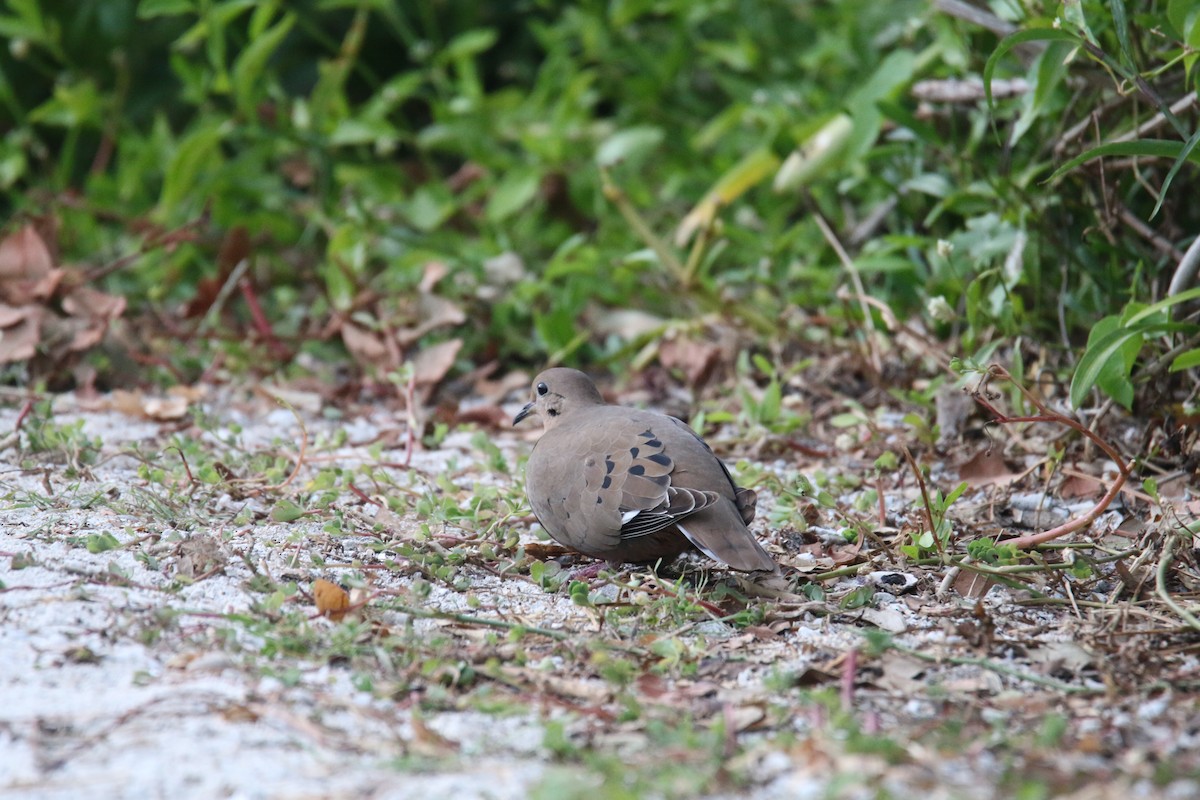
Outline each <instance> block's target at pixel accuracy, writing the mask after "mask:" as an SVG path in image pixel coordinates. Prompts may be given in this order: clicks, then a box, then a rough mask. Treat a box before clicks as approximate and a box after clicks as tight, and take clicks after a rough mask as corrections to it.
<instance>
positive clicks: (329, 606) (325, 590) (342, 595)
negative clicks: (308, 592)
mask: <svg viewBox="0 0 1200 800" xmlns="http://www.w3.org/2000/svg"><path fill="white" fill-rule="evenodd" d="M312 595H313V602H314V603H315V604H316V607H317V613H318V614H321V615H322V616H325V617H328V618H329V619H331V620H333V621H334V622H341V620H342V618H343V617H345V616H346V609H347V608H349V607H350V595H349V594H348V593H347V592H346V590H345V589H343V588H342V587H340V586H338V585H337V584H336V583H334V582H333V581H327V580H325V579H324V578H317V579H316V580H315V581H313V585H312Z"/></svg>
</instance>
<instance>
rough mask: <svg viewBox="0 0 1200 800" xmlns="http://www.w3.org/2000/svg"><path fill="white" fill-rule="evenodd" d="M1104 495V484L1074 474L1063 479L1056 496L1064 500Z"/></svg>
mask: <svg viewBox="0 0 1200 800" xmlns="http://www.w3.org/2000/svg"><path fill="white" fill-rule="evenodd" d="M1102 494H1104V484H1103V483H1101V482H1100V481H1099V480H1097V479H1096V478H1093V477H1091V476H1090V475H1081V474H1079V473H1074V474H1071V475H1068V476H1067V477H1066V478H1063V482H1062V483H1061V484H1060V485H1059V487H1058V496H1059V497H1061V498H1063V499H1064V500H1070V499H1071V498H1074V497H1099V496H1100V495H1102Z"/></svg>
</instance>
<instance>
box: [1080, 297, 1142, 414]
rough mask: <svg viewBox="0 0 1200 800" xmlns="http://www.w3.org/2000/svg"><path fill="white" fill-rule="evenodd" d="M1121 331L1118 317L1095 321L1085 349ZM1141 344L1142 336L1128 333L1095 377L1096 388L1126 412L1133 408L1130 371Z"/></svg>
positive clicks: (1137, 333) (1138, 332) (1138, 333)
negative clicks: (1125, 409)
mask: <svg viewBox="0 0 1200 800" xmlns="http://www.w3.org/2000/svg"><path fill="white" fill-rule="evenodd" d="M1122 329H1123V325H1122V323H1121V319H1120V318H1119V317H1116V316H1111V317H1105V318H1104V319H1102V320H1100V321H1099V322H1097V323H1096V324H1095V326H1094V327H1093V328H1092V330H1091V333H1089V334H1088V344H1087V346H1088V347H1089V348H1090V347H1092V346H1093V345H1094V344H1095V343H1097V342H1099V341H1100V340H1101V339H1103V338H1104V337H1106V336H1109V335H1111V334H1113V333H1114V332H1116V331H1119V330H1122ZM1144 341H1145V337H1144V335H1143V334H1142V333H1141V332H1140V331H1137V332H1131V335H1129V336H1128V337H1127V339H1126V341H1124V342H1123V343H1122V344H1121V346H1120V347H1118V348H1117V349H1116V350H1114V351H1113V354H1112V356H1110V357H1109V359H1108V360H1107V361H1105V362H1104V364H1103V366H1102V367H1101V368H1100V372H1099V374H1098V375H1097V376H1096V385H1097V386H1099V387H1100V389H1101V391H1103V392H1104V393H1105V394H1106V395H1108V396H1109V397H1111V398H1112V399H1114V400H1116V401H1117V402H1118V403H1120V404H1121V405H1122V406H1124V407H1125V408H1127V409H1128V408H1130V407H1131V406H1132V405H1133V383H1132V381H1130V380H1129V375H1130V373H1132V372H1133V365H1134V363H1135V362H1136V361H1137V356H1138V353H1140V352H1141V350H1142V344H1143V342H1144ZM1085 349H1086V348H1085Z"/></svg>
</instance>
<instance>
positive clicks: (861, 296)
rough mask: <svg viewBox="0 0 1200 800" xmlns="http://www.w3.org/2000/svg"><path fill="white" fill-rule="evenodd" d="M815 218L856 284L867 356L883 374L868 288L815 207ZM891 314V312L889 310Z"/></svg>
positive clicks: (881, 355) (856, 296) (831, 229)
mask: <svg viewBox="0 0 1200 800" xmlns="http://www.w3.org/2000/svg"><path fill="white" fill-rule="evenodd" d="M813 219H814V220H815V221H816V223H817V227H818V228H820V229H821V235H823V236H824V237H825V241H826V242H828V243H829V246H830V247H832V248H833V252H834V253H836V254H837V257H838V260H839V261H841V262H842V266H843V267H845V268H846V272H847V274H849V275H850V282H851V283H852V284H853V285H854V296H855V299H856V300H858V304H859V307H860V308H861V309H862V315H863V332H864V334H865V338H866V344H867V358H868V360H869V361H870V363H871V369H873V370H874V371H875V374H876V375H882V374H883V354H882V352H881V348H880V347H879V344H878V341H877V333H878V332H877V331H876V330H875V325H874V323H873V322H872V317H871V302H870V301H869V300H868V299H867V290H866V289H865V288H864V286H863V282H862V276H860V275H859V274H858V267H857V266H855V264H854V261H853V259H851V258H850V254H849V253H847V252H846V249H845V248H844V247H842V243H841V242H840V241H838V238H837V234H835V233H834V232H833V228H831V227H829V223H828V222H826V221H825V218H824V217H823V216H822V215H821V213H820V212H819V211H817V210H816V209H815V208H814V209H813ZM889 314H890V312H889Z"/></svg>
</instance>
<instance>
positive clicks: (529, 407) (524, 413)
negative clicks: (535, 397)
mask: <svg viewBox="0 0 1200 800" xmlns="http://www.w3.org/2000/svg"><path fill="white" fill-rule="evenodd" d="M532 413H533V403H526V404H525V407H524V408H522V409H521V410H520V411H518V412H517V415H516V416H515V417H513V425H516V424H517V423H519V422H520V421H521V420H523V419H525V418H526V417H528V416H529V415H530V414H532Z"/></svg>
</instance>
